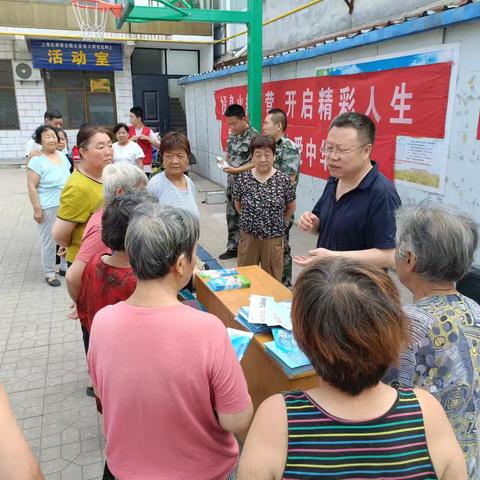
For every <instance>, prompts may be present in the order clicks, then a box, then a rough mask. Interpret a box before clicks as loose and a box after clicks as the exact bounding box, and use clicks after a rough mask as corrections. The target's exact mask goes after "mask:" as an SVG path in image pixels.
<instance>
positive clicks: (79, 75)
mask: <svg viewBox="0 0 480 480" xmlns="http://www.w3.org/2000/svg"><path fill="white" fill-rule="evenodd" d="M44 78H45V90H46V94H47V107H48V109H49V110H58V111H59V112H61V114H62V116H63V126H64V128H72V129H76V128H79V127H80V125H82V123H92V124H94V125H101V126H105V127H109V128H111V127H113V125H115V124H116V123H117V110H116V102H115V83H114V77H113V73H112V72H82V71H80V72H78V71H69V70H44Z"/></svg>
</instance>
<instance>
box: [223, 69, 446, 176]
mask: <svg viewBox="0 0 480 480" xmlns="http://www.w3.org/2000/svg"><path fill="white" fill-rule="evenodd" d="M451 70H452V64H451V63H450V62H444V63H435V64H432V65H422V66H416V67H405V68H397V69H392V70H384V71H379V72H371V73H360V74H354V75H341V76H321V77H310V78H298V79H292V80H282V81H278V82H269V83H264V84H263V96H262V99H263V106H262V114H263V117H264V116H265V113H266V112H267V111H268V110H270V109H271V108H281V109H283V110H284V111H285V112H286V114H287V118H288V129H287V133H288V136H289V137H290V138H291V139H292V140H293V141H294V142H295V143H296V144H297V145H298V146H299V148H300V150H301V152H302V166H301V172H302V173H304V174H306V175H311V176H314V177H320V178H328V170H327V163H326V160H325V157H324V156H323V155H322V153H321V149H322V146H324V144H325V139H326V137H327V134H328V127H329V125H330V123H331V121H332V120H333V119H334V118H335V117H336V116H337V115H339V114H340V113H343V112H347V111H355V112H361V113H366V114H367V115H369V116H370V118H372V120H374V121H375V123H376V126H377V138H376V141H375V147H374V150H373V154H372V159H373V160H375V161H376V162H377V163H378V164H379V167H380V170H381V171H382V172H383V173H384V174H385V175H386V176H387V177H389V178H390V179H393V171H394V159H395V144H396V136H397V135H406V136H410V137H427V138H444V136H445V122H446V113H447V104H448V92H449V87H450V76H451ZM232 103H238V104H240V105H243V106H244V107H245V109H247V87H246V86H241V87H232V88H224V89H221V90H217V91H216V92H215V112H216V117H217V120H220V121H221V122H222V133H221V138H222V146H223V148H224V149H225V148H226V140H227V136H228V126H227V124H226V121H225V116H224V112H225V109H226V108H227V106H228V105H231V104H232Z"/></svg>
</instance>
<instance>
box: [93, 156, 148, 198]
mask: <svg viewBox="0 0 480 480" xmlns="http://www.w3.org/2000/svg"><path fill="white" fill-rule="evenodd" d="M102 183H103V196H104V198H105V205H108V204H109V203H110V202H111V201H112V200H113V199H114V198H115V196H116V195H117V194H118V190H119V189H121V190H122V193H130V192H132V191H133V190H135V189H137V188H141V187H146V186H147V183H148V178H147V176H146V175H145V173H144V172H143V171H142V170H141V169H140V168H138V167H137V166H136V165H132V164H131V163H112V164H110V165H107V166H106V167H105V168H104V169H103V172H102Z"/></svg>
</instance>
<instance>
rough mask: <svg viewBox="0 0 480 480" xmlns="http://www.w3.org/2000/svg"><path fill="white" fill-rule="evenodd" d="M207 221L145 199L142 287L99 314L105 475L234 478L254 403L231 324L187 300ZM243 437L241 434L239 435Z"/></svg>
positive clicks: (91, 357) (137, 479)
mask: <svg viewBox="0 0 480 480" xmlns="http://www.w3.org/2000/svg"><path fill="white" fill-rule="evenodd" d="M198 235H199V224H198V220H197V219H196V218H195V217H194V216H193V215H192V214H191V213H189V212H187V211H185V210H181V209H174V208H171V207H162V206H160V205H140V206H139V207H137V209H136V210H135V212H134V214H133V217H132V219H131V220H130V223H129V226H128V229H127V234H126V238H125V250H126V252H127V255H128V257H129V259H130V264H131V266H132V269H133V271H134V273H135V276H136V277H137V287H136V289H135V292H134V293H133V295H132V296H131V297H130V298H129V299H128V300H127V301H125V302H119V303H117V304H116V305H111V306H108V307H105V308H103V309H102V310H100V311H99V312H98V313H97V314H96V315H95V318H94V322H93V326H92V331H91V336H90V348H89V351H88V364H89V367H90V374H91V376H92V380H93V385H94V387H95V391H96V393H97V396H98V397H99V398H100V400H101V402H102V405H103V415H104V429H105V437H106V445H105V451H106V458H107V463H108V467H106V473H105V475H104V479H107V478H118V479H122V480H130V479H132V480H133V479H134V480H173V479H175V480H192V479H195V480H226V479H231V478H235V472H236V466H237V462H238V452H239V446H238V441H240V442H242V441H243V439H244V436H245V434H246V432H247V430H248V427H249V425H250V421H251V418H252V413H253V407H252V403H251V400H250V396H249V394H248V390H247V385H246V381H245V377H244V375H243V372H242V369H241V367H240V364H239V363H238V361H237V359H236V357H235V353H234V351H233V348H232V345H231V343H230V340H229V338H228V335H227V332H226V329H225V326H224V325H223V324H222V322H221V321H220V320H219V319H218V318H216V317H215V316H213V315H211V314H209V313H205V312H201V311H199V310H196V309H193V308H191V307H188V306H186V305H182V304H181V303H180V302H179V301H178V300H177V293H178V292H179V291H180V290H181V289H182V288H183V287H184V286H185V285H186V284H187V283H188V281H189V280H190V278H191V276H192V274H193V269H194V266H195V262H196V242H197V240H198ZM235 437H237V439H238V441H237V439H236V438H235Z"/></svg>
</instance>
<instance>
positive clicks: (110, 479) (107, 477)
mask: <svg viewBox="0 0 480 480" xmlns="http://www.w3.org/2000/svg"><path fill="white" fill-rule="evenodd" d="M102 480H115V477H114V476H113V474H112V472H111V471H110V469H109V468H108V465H107V462H105V469H104V470H103V477H102Z"/></svg>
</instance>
